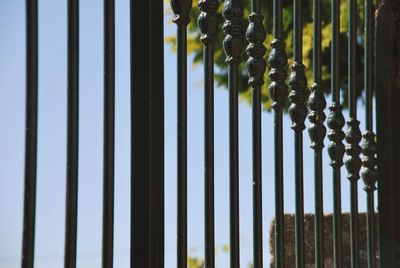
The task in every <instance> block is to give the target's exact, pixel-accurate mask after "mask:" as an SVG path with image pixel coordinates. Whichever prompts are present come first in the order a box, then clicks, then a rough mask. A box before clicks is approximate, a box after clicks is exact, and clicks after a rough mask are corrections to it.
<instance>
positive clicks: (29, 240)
mask: <svg viewBox="0 0 400 268" xmlns="http://www.w3.org/2000/svg"><path fill="white" fill-rule="evenodd" d="M37 114H38V5H37V1H36V0H27V1H26V119H25V120H26V121H25V125H26V126H25V129H26V130H25V186H24V222H23V234H22V262H21V267H22V268H33V264H34V249H35V217H36V168H37Z"/></svg>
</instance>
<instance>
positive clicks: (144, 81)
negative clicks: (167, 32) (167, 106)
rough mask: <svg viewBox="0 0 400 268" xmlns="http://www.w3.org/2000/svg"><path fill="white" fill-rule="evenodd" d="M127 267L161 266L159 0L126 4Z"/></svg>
mask: <svg viewBox="0 0 400 268" xmlns="http://www.w3.org/2000/svg"><path fill="white" fill-rule="evenodd" d="M130 11H131V104H132V105H131V120H132V123H131V146H132V150H131V167H132V169H131V176H132V177H131V267H133V268H142V267H152V268H153V267H157V268H162V267H164V37H163V24H164V23H163V19H164V13H163V0H150V1H135V0H132V1H131V2H130Z"/></svg>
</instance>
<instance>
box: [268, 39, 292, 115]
mask: <svg viewBox="0 0 400 268" xmlns="http://www.w3.org/2000/svg"><path fill="white" fill-rule="evenodd" d="M268 64H269V67H270V70H269V73H268V77H269V79H270V80H271V84H270V85H269V95H270V96H271V98H272V108H273V109H274V110H275V111H277V110H280V109H282V108H283V106H284V105H285V99H286V96H287V93H288V86H287V85H286V83H285V80H286V77H287V56H286V53H285V42H283V41H282V40H279V39H274V40H273V41H272V42H271V53H270V54H269V58H268Z"/></svg>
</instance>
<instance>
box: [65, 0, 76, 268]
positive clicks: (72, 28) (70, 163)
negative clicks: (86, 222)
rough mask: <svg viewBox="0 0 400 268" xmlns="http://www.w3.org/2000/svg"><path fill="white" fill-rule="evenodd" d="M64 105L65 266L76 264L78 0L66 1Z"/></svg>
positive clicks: (72, 266) (68, 267) (73, 266)
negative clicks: (65, 90)
mask: <svg viewBox="0 0 400 268" xmlns="http://www.w3.org/2000/svg"><path fill="white" fill-rule="evenodd" d="M67 105H68V108H67V190H66V191H67V192H66V193H67V201H66V228H65V259H64V265H65V267H67V268H75V267H76V237H77V221H78V140H79V137H78V136H79V1H78V0H69V1H68V104H67Z"/></svg>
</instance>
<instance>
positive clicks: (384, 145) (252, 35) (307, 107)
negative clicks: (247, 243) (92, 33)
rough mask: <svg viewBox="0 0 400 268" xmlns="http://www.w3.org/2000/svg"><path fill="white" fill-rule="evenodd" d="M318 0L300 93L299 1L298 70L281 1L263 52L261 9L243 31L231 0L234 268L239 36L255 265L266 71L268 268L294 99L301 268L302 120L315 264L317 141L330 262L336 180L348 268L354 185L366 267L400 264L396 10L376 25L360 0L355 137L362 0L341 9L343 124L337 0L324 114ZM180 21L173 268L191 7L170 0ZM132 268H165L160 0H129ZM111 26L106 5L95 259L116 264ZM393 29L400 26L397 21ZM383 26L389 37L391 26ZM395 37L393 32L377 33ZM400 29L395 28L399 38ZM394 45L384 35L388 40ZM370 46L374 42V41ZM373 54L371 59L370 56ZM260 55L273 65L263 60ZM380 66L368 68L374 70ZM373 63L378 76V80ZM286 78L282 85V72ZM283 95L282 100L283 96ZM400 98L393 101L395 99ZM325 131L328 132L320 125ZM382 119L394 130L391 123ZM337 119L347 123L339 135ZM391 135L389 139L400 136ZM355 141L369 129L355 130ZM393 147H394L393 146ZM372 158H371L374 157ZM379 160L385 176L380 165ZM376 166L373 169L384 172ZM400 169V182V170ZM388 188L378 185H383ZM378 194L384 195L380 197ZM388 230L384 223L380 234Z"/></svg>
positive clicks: (72, 142) (73, 138) (319, 210)
mask: <svg viewBox="0 0 400 268" xmlns="http://www.w3.org/2000/svg"><path fill="white" fill-rule="evenodd" d="M321 3H322V1H321V0H313V2H312V14H313V66H312V70H313V72H312V73H313V80H314V84H312V85H311V86H310V92H309V90H308V85H307V78H306V75H305V68H308V67H305V66H304V65H303V58H302V44H303V40H302V38H303V33H302V29H303V27H302V26H303V21H302V18H303V16H304V13H303V6H302V1H300V0H293V46H294V47H293V52H294V54H293V64H292V65H291V66H290V70H288V66H287V65H288V56H287V55H286V52H285V51H286V50H285V43H284V40H283V29H282V20H283V15H282V12H283V0H273V20H272V21H271V22H269V23H273V36H274V40H273V41H272V43H271V44H270V46H271V51H270V54H269V55H266V51H267V50H266V48H265V47H264V39H265V37H266V32H265V30H264V26H263V14H262V9H261V5H262V4H263V2H262V1H261V0H252V1H251V14H250V15H249V17H248V20H249V23H248V27H247V29H245V27H244V25H245V24H244V22H243V19H244V17H243V14H244V12H243V3H242V1H240V0H226V1H225V2H224V6H223V8H222V15H223V17H224V19H225V22H224V24H223V27H222V29H223V31H224V32H225V39H224V41H223V48H224V51H225V53H226V68H227V69H228V74H229V78H228V81H229V85H228V88H229V161H230V168H229V170H230V186H229V194H230V201H229V202H230V210H229V212H230V214H229V215H230V267H239V263H240V259H239V256H240V239H239V203H240V199H239V172H238V166H239V150H238V144H239V137H238V134H239V132H238V114H239V112H238V92H239V82H238V80H239V78H238V68H239V64H240V63H241V62H242V61H243V60H244V59H242V58H241V55H242V50H243V49H244V47H245V44H246V42H245V39H246V40H247V43H248V45H247V48H246V52H247V56H248V57H247V69H248V74H249V80H248V84H249V85H250V86H251V88H252V110H253V113H252V123H253V128H252V133H253V136H252V143H253V145H252V154H253V179H252V187H253V232H254V234H253V241H254V244H253V252H254V256H253V263H254V267H256V268H260V267H263V242H262V241H263V239H262V238H263V230H262V220H263V217H262V207H261V204H262V187H261V186H262V174H261V170H262V164H261V163H262V162H261V157H262V154H261V143H262V133H261V116H262V107H261V105H262V101H261V87H262V85H263V84H264V83H265V81H264V73H265V72H266V71H267V66H268V77H269V79H270V85H269V92H270V96H271V98H272V101H273V103H272V108H273V113H274V126H273V127H274V137H275V142H274V156H275V167H274V170H275V236H274V239H275V254H276V256H275V267H277V268H281V267H287V266H285V259H284V248H285V245H284V241H285V240H284V225H285V222H284V200H285V197H284V194H283V193H284V189H283V185H284V184H283V182H284V168H285V167H284V161H283V146H284V145H283V120H282V117H283V112H284V108H285V105H286V99H287V98H288V99H289V107H288V112H289V115H290V117H291V120H292V125H291V127H292V129H293V131H294V140H295V146H294V148H293V150H294V152H295V159H294V163H295V201H296V202H295V203H296V212H295V241H296V243H295V251H296V267H298V268H301V267H305V246H304V201H303V200H304V196H303V194H304V191H303V181H304V177H303V173H304V172H303V167H304V163H303V149H304V148H303V139H304V137H303V133H304V131H305V128H306V126H305V123H306V118H307V115H308V120H309V122H310V124H309V127H308V133H309V137H310V139H311V142H312V146H311V147H312V149H313V151H314V174H315V177H314V183H315V216H314V221H315V253H314V254H315V267H324V241H325V239H324V232H323V230H324V227H323V224H324V216H323V215H324V211H323V202H324V198H323V191H322V189H323V181H324V180H323V177H322V174H323V168H324V167H323V165H322V157H323V150H324V148H325V147H324V141H325V140H326V136H327V138H328V139H329V144H328V146H327V150H328V153H329V156H330V159H331V161H330V165H331V166H332V177H331V178H329V179H331V180H332V188H331V190H332V191H333V197H334V198H333V204H334V210H333V211H334V213H333V245H334V246H333V252H334V267H337V268H339V267H345V266H344V264H343V252H342V243H343V241H342V231H343V230H342V223H341V216H342V211H341V200H342V199H341V196H342V193H341V191H340V189H341V183H349V184H350V189H351V191H350V200H351V223H350V226H351V227H350V231H351V232H350V243H351V267H361V266H360V262H359V259H360V256H359V246H360V245H359V242H358V234H359V231H358V225H359V224H358V192H357V185H358V184H359V183H361V182H359V179H360V177H361V178H362V179H363V181H364V185H365V186H364V189H365V191H366V193H367V214H366V215H367V219H366V221H367V239H368V242H367V249H368V267H370V268H373V267H376V266H377V263H378V262H377V258H376V256H378V255H379V256H380V260H379V261H380V267H398V259H399V253H398V249H399V246H398V241H396V239H397V237H398V230H399V228H398V227H396V222H398V218H399V217H398V216H399V214H400V213H398V212H396V209H395V200H396V193H397V194H398V193H399V191H397V190H396V187H397V186H396V185H397V184H396V182H395V178H396V176H397V175H398V174H397V173H396V171H395V170H396V168H395V165H396V162H394V161H395V159H396V157H395V154H396V152H395V151H394V150H395V149H394V148H397V147H398V144H397V143H394V142H393V141H394V140H395V133H397V132H396V131H398V128H396V126H395V122H396V121H395V119H396V118H398V116H397V117H396V114H395V113H393V110H394V108H393V99H391V97H393V96H395V97H396V96H397V95H396V94H395V91H393V90H392V87H391V85H390V84H389V83H387V82H385V81H384V80H383V79H385V77H386V78H388V75H389V73H390V72H391V71H390V69H388V67H387V66H388V65H389V62H391V61H392V58H391V57H392V55H393V51H394V49H393V46H394V45H393V44H394V43H395V42H392V41H389V42H386V41H385V40H384V39H385V38H384V34H385V33H386V34H388V36H389V37H391V38H392V37H393V36H395V31H396V29H397V28H396V27H398V26H395V21H396V20H395V19H394V17H393V16H392V15H393V14H394V13H393V10H394V6H395V4H392V2H391V1H380V2H379V3H378V4H380V5H381V6H380V9H377V10H378V11H380V12H381V14H378V15H377V17H376V25H377V28H376V35H377V38H374V33H375V27H374V25H375V23H374V21H375V15H374V12H375V9H374V6H376V4H374V2H373V1H372V0H365V9H364V25H365V33H364V55H363V62H364V65H363V68H364V88H365V92H366V97H365V99H366V102H365V104H366V105H365V111H364V112H365V114H366V117H365V118H366V121H365V126H366V127H365V129H363V130H361V129H360V127H359V124H360V122H359V121H358V117H357V112H358V111H357V105H356V90H357V89H356V87H357V85H356V76H355V71H356V68H361V66H357V65H356V61H355V60H356V58H355V57H356V51H355V50H356V42H357V35H358V34H359V33H357V29H356V26H357V23H358V22H357V21H356V12H358V10H357V6H356V0H348V11H349V12H348V24H349V26H348V29H349V30H348V61H347V62H348V107H349V118H347V120H345V118H344V116H343V113H342V104H341V98H340V90H341V88H340V84H339V72H340V70H339V53H340V49H342V48H341V47H340V46H339V27H340V25H339V24H340V2H339V1H336V0H333V1H332V2H331V24H332V32H331V35H332V40H331V47H332V50H331V96H332V101H331V102H330V104H329V114H328V115H325V114H324V109H325V107H326V105H327V101H326V99H325V93H324V90H323V88H322V85H321V80H322V77H321V75H322V71H321V66H322V65H321V53H322V52H321V49H322V48H321V42H322V39H323V38H322V33H321V31H322V19H321V12H322V6H321ZM37 5H38V3H37V0H27V1H26V10H27V13H26V14H27V77H26V82H27V84H26V86H27V99H26V115H27V117H26V151H25V152H26V157H25V195H24V197H25V199H24V223H23V226H24V229H23V250H22V267H23V268H31V267H33V265H34V237H35V231H34V230H35V198H36V159H37V158H36V151H37V142H36V141H37V109H38V103H37V94H38V78H37V77H38V23H37V22H38V8H37ZM219 5H220V3H219V1H217V0H200V1H199V2H198V7H199V9H200V15H199V17H198V19H197V23H198V27H199V29H200V31H201V37H200V40H198V41H199V42H202V43H203V62H204V92H205V99H204V105H205V109H204V113H205V115H204V118H205V122H204V124H205V125H204V126H205V128H204V129H205V133H204V137H205V143H204V148H205V163H204V167H205V169H204V183H205V193H204V194H205V204H204V208H205V213H204V216H205V225H204V226H205V266H206V267H208V268H211V267H214V266H215V246H214V244H215V229H214V95H213V94H214V58H213V57H214V49H215V46H216V44H215V40H216V34H217V33H218V31H220V28H221V27H220V25H219V24H218V23H219V20H218V12H219V10H220V9H219ZM171 6H172V10H173V12H174V14H175V17H174V20H173V21H174V22H175V23H176V25H177V64H178V65H177V67H178V69H177V82H178V102H177V103H178V114H177V130H178V135H177V139H178V148H177V152H178V162H177V165H178V166H177V170H178V185H177V189H178V196H177V206H178V219H177V242H178V243H177V260H178V261H177V266H178V267H186V266H187V261H188V257H187V252H188V247H187V229H188V227H187V207H188V206H187V195H188V192H187V183H188V177H187V101H186V99H187V87H188V85H187V26H188V24H189V23H194V22H190V19H189V13H190V11H191V7H192V0H171ZM130 11H131V120H132V130H131V144H132V148H131V161H132V162H131V163H132V166H135V168H134V169H132V171H131V176H132V177H131V179H132V185H131V194H132V198H131V204H132V206H131V217H132V222H131V267H138V268H140V267H163V266H164V213H165V212H164V103H163V102H164V90H163V89H164V84H163V76H164V69H163V63H162V61H163V60H162V59H163V1H162V0H149V1H131V10H130ZM114 20H115V17H114V0H105V1H104V45H105V46H104V63H105V64H104V66H105V71H104V112H105V113H104V201H103V202H104V204H103V257H102V266H103V267H112V266H113V229H114V226H113V209H114V208H113V207H114V142H115V137H114V119H115V114H114V108H115V97H114V93H115V92H114V91H115V89H114V87H115V86H114V85H115V56H114V53H115V22H114ZM397 24H398V23H397ZM386 27H388V28H386ZM386 29H389V30H390V31H389V32H385V31H386ZM397 31H398V30H397ZM389 40H392V39H389ZM375 41H376V42H375ZM374 49H375V50H374ZM266 59H267V60H266ZM375 61H376V64H375ZM139 66H140V67H139ZM374 66H376V70H375V71H374ZM289 72H290V75H289V77H288V73H289ZM388 80H390V77H389V78H388ZM78 85H79V1H78V0H68V113H67V115H68V117H67V123H68V130H67V131H68V133H67V148H68V149H67V190H66V199H67V202H66V204H67V209H66V233H65V238H66V240H65V267H68V268H74V267H76V248H77V245H76V236H77V207H78V201H77V191H78V189H77V185H78V119H79V111H78V102H79V100H78V96H79V86H78ZM289 88H290V93H289V94H288V91H289ZM374 92H376V99H377V101H378V104H377V111H378V116H380V117H379V119H380V120H378V127H377V129H378V134H379V136H378V139H377V140H378V144H376V138H375V134H374V127H373V122H374V118H375V115H374V113H373V101H374ZM394 99H398V98H394ZM326 118H327V120H326V125H327V127H328V129H327V128H326V126H325V119H326ZM386 119H388V120H389V119H390V120H391V121H388V122H386V121H385V120H386ZM345 124H346V125H347V127H346V129H344V126H345ZM396 129H397V130H396ZM362 133H363V134H362ZM396 146H397V147H396ZM377 149H378V150H379V151H378V152H379V156H380V157H379V158H378V159H377ZM343 165H345V167H346V168H347V171H348V177H347V179H348V182H346V181H345V180H342V178H341V167H342V166H343ZM377 165H378V167H379V169H378V170H377ZM378 171H379V172H378ZM396 174H397V175H396ZM378 178H379V184H378V185H379V187H378V191H379V201H380V202H379V217H380V229H379V233H380V253H379V254H378V253H377V252H376V248H375V244H376V243H375V240H376V239H378V238H377V237H376V236H375V232H374V229H375V228H376V225H375V221H374V218H373V217H374V214H375V211H374V207H375V205H374V204H375V203H374V202H375V200H374V191H375V189H376V182H377V180H378ZM381 180H382V182H381ZM381 186H382V188H381ZM387 226H389V227H388V228H386V227H387Z"/></svg>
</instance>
